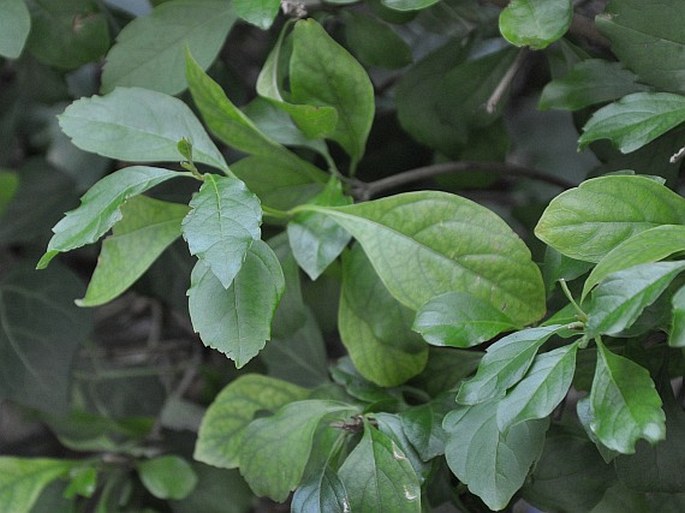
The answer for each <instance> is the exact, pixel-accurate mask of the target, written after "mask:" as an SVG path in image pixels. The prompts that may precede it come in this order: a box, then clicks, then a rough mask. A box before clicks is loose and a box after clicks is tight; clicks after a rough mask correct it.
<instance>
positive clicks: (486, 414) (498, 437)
mask: <svg viewBox="0 0 685 513" xmlns="http://www.w3.org/2000/svg"><path fill="white" fill-rule="evenodd" d="M548 425H549V423H548V421H547V419H544V420H533V421H527V422H522V423H520V424H517V425H515V426H512V427H511V428H510V429H508V430H507V431H506V432H505V433H502V432H500V431H499V430H498V428H497V401H490V402H487V403H483V404H478V405H476V406H461V407H459V408H457V409H456V410H453V411H451V412H450V413H448V414H447V416H446V417H445V419H444V421H443V428H444V429H445V430H446V431H447V433H448V439H447V446H446V447H445V457H446V459H447V464H448V465H449V467H450V470H451V471H452V472H453V473H454V475H456V476H457V477H458V478H459V480H460V481H461V482H463V483H465V484H466V485H467V486H468V488H469V490H470V491H471V492H472V493H474V494H476V495H478V496H479V497H480V498H481V499H482V500H483V502H485V504H487V505H488V507H490V508H492V509H494V510H496V511H497V510H501V509H504V508H505V507H506V506H507V504H508V503H509V501H510V500H511V498H512V497H513V495H514V494H515V493H516V492H517V491H518V489H519V488H521V486H522V485H523V482H524V481H525V479H526V477H527V476H528V472H529V471H530V468H531V466H532V465H533V463H534V462H535V460H537V459H538V457H539V456H540V453H541V452H542V447H543V445H544V441H545V432H546V431H547V427H548Z"/></svg>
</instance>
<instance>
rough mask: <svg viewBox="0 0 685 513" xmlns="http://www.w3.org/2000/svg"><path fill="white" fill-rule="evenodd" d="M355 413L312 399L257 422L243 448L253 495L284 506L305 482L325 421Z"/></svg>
mask: <svg viewBox="0 0 685 513" xmlns="http://www.w3.org/2000/svg"><path fill="white" fill-rule="evenodd" d="M353 412H354V408H353V407H351V406H349V405H347V404H344V403H339V402H334V401H324V400H316V399H311V400H306V401H297V402H294V403H290V404H287V405H286V406H284V407H283V408H281V409H280V410H279V411H278V412H277V413H276V414H275V415H274V416H272V417H265V418H260V419H257V420H255V421H253V422H252V423H251V424H250V425H249V426H248V427H247V429H246V430H245V435H244V437H243V443H242V447H241V448H240V472H241V473H242V475H243V477H244V478H245V480H246V481H247V482H248V484H249V485H250V488H252V491H253V492H255V494H257V495H259V496H263V495H265V496H267V497H269V498H271V499H273V500H275V501H276V502H283V501H284V500H285V499H286V498H287V497H288V495H289V493H290V492H291V491H292V490H294V489H295V488H296V487H297V486H298V485H299V484H300V482H301V480H302V477H303V475H304V470H305V466H306V465H307V460H308V459H309V454H310V452H311V450H312V442H313V440H314V433H315V431H316V429H317V427H318V426H319V424H320V423H321V421H322V419H323V418H324V417H326V416H328V415H332V414H336V416H337V417H344V416H347V415H350V414H352V413H353ZM328 429H333V428H331V427H329V428H328Z"/></svg>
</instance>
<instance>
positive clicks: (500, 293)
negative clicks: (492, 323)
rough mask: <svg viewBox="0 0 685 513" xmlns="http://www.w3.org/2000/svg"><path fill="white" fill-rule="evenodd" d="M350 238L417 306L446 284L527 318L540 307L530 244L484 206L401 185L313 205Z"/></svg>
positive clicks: (393, 289)
mask: <svg viewBox="0 0 685 513" xmlns="http://www.w3.org/2000/svg"><path fill="white" fill-rule="evenodd" d="M305 208H307V209H311V210H316V211H318V212H322V213H325V214H327V215H329V216H331V217H333V218H334V219H335V220H336V221H337V222H338V223H339V224H340V225H341V226H343V227H344V228H345V229H346V230H347V231H349V232H350V233H351V234H352V236H353V237H354V238H356V239H357V240H358V241H359V242H360V244H361V246H362V248H364V252H365V253H366V255H367V256H368V257H369V260H370V261H371V264H372V265H373V266H374V269H375V270H376V272H377V273H378V275H379V276H380V278H381V280H382V281H383V283H384V284H385V286H386V287H387V288H388V291H389V292H390V293H391V294H392V295H393V297H395V298H396V299H397V300H398V301H400V302H401V303H402V304H404V305H406V306H408V307H409V308H411V309H414V310H416V309H418V308H420V307H421V306H423V305H424V304H425V303H426V302H427V301H428V300H429V299H432V298H433V297H435V296H437V295H439V294H443V293H445V292H452V291H458V292H467V293H469V294H472V295H474V296H475V297H478V298H480V299H483V300H484V301H489V302H490V303H491V304H492V305H493V306H495V307H496V308H499V309H500V310H501V311H502V312H503V313H505V314H506V315H507V316H509V317H510V318H511V319H512V320H513V321H514V322H517V323H521V324H525V323H528V322H533V321H535V320H537V319H539V318H540V317H541V316H542V313H543V312H544V309H545V307H544V286H543V284H542V277H541V275H540V271H539V269H538V268H537V266H536V265H535V264H534V263H533V262H532V260H531V259H530V251H529V250H528V248H527V247H526V245H525V244H524V243H523V242H522V241H521V239H519V238H518V236H516V235H515V234H514V232H513V231H512V230H511V228H509V226H507V224H506V223H505V222H504V221H502V219H500V218H499V217H497V216H496V215H495V214H494V213H492V212H491V211H490V210H488V209H486V208H484V207H482V206H480V205H477V204H476V203H473V202H471V201H469V200H467V199H464V198H461V197H459V196H455V195H453V194H447V193H442V192H416V193H406V194H399V195H396V196H392V197H389V198H384V199H380V200H375V201H369V202H366V203H361V204H357V205H351V206H348V207H313V206H306V207H305Z"/></svg>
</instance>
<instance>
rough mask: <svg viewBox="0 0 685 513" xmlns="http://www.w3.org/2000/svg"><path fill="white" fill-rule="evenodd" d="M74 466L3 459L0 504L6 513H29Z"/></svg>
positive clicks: (64, 462) (0, 460) (0, 462)
mask: <svg viewBox="0 0 685 513" xmlns="http://www.w3.org/2000/svg"><path fill="white" fill-rule="evenodd" d="M75 464H76V462H73V461H69V460H54V459H47V458H15V457H10V456H3V457H0V504H2V507H3V508H4V509H5V511H7V512H11V513H29V512H30V511H31V508H32V507H33V505H34V504H35V502H36V500H38V496H39V495H40V493H41V492H42V491H43V489H44V488H45V487H46V486H47V485H49V484H50V483H51V482H52V481H54V480H55V479H57V478H59V477H61V476H64V475H65V474H67V473H68V472H69V469H70V468H72V467H73V466H74V465H75Z"/></svg>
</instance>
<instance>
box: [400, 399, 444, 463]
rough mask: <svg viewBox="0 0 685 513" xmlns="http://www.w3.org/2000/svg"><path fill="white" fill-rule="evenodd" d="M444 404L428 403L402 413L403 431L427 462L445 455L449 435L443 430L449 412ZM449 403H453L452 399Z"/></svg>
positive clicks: (422, 458)
mask: <svg viewBox="0 0 685 513" xmlns="http://www.w3.org/2000/svg"><path fill="white" fill-rule="evenodd" d="M444 402H445V401H443V402H442V403H439V402H437V401H436V402H435V403H426V404H422V405H420V406H414V407H413V408H410V409H408V410H405V411H403V412H402V413H400V418H401V420H402V431H403V432H404V434H405V435H406V437H407V439H408V440H409V441H410V442H411V445H412V446H413V447H414V448H415V449H416V452H417V453H418V454H419V456H420V457H421V460H423V461H425V462H428V461H430V460H432V459H433V458H435V457H436V456H440V455H441V454H444V453H445V443H446V441H447V433H446V432H445V430H444V429H443V428H442V419H443V417H444V416H445V413H447V411H448V410H446V409H445V404H444ZM449 402H450V403H452V399H451V397H450V398H449ZM451 407H452V405H451V404H450V407H449V408H450V409H451Z"/></svg>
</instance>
